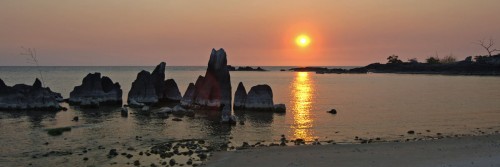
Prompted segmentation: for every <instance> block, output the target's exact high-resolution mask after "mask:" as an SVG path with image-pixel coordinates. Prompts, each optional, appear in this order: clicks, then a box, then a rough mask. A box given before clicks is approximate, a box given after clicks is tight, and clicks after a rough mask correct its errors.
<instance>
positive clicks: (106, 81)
mask: <svg viewBox="0 0 500 167" xmlns="http://www.w3.org/2000/svg"><path fill="white" fill-rule="evenodd" d="M68 101H69V103H70V104H73V105H80V106H82V107H99V106H100V105H103V104H117V105H121V104H122V89H121V88H120V84H119V83H118V82H117V83H113V81H112V80H111V79H110V78H108V77H106V76H103V77H101V74H100V73H94V74H88V75H87V76H86V77H85V78H83V81H82V85H80V86H75V88H74V89H73V91H71V93H70V94H69V100H68Z"/></svg>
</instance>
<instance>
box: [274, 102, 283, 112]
mask: <svg viewBox="0 0 500 167" xmlns="http://www.w3.org/2000/svg"><path fill="white" fill-rule="evenodd" d="M274 112H279V113H284V112H286V106H285V104H275V105H274Z"/></svg>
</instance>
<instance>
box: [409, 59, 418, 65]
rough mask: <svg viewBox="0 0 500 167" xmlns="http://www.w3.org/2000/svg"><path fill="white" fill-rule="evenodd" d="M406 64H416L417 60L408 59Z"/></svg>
mask: <svg viewBox="0 0 500 167" xmlns="http://www.w3.org/2000/svg"><path fill="white" fill-rule="evenodd" d="M408 63H411V64H418V60H417V58H411V59H408Z"/></svg>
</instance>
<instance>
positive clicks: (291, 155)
mask: <svg viewBox="0 0 500 167" xmlns="http://www.w3.org/2000/svg"><path fill="white" fill-rule="evenodd" d="M206 166H238V167H246V166H249V167H255V166H259V167H266V166H269V167H285V166H287V167H302V166H304V167H305V166H315V167H322V166H500V135H486V136H470V137H457V138H445V139H439V140H427V141H414V142H400V143H398V142H396V143H393V142H391V143H369V144H343V145H340V144H336V145H307V146H288V147H269V148H255V149H247V150H239V151H232V152H217V153H215V155H214V156H213V157H211V158H210V160H208V162H206Z"/></svg>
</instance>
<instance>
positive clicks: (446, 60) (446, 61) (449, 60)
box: [439, 54, 457, 64]
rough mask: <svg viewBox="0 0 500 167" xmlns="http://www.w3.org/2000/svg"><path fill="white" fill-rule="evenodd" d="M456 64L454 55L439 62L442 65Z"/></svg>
mask: <svg viewBox="0 0 500 167" xmlns="http://www.w3.org/2000/svg"><path fill="white" fill-rule="evenodd" d="M456 62H457V59H456V58H455V57H453V55H452V54H450V55H448V56H445V57H444V58H442V59H440V60H439V63H442V64H451V63H456Z"/></svg>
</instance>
